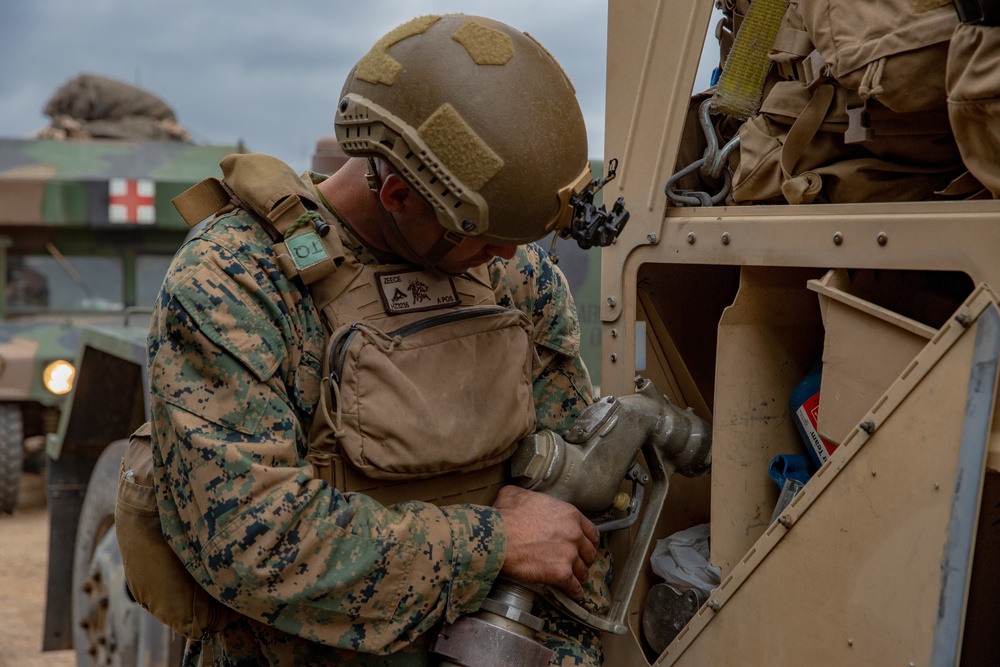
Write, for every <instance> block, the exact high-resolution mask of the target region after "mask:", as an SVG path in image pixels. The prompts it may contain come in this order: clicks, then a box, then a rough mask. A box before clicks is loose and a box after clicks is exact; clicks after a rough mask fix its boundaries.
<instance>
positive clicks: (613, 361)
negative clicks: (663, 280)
mask: <svg viewBox="0 0 1000 667" xmlns="http://www.w3.org/2000/svg"><path fill="white" fill-rule="evenodd" d="M616 361H618V355H617V354H615V353H614V352H612V353H611V363H615V362H616Z"/></svg>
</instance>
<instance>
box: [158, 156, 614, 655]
mask: <svg viewBox="0 0 1000 667" xmlns="http://www.w3.org/2000/svg"><path fill="white" fill-rule="evenodd" d="M315 178H316V179H318V178H320V177H318V176H317V177H315ZM338 231H339V232H340V234H341V238H342V240H343V242H344V246H345V248H348V249H349V250H350V251H353V252H354V253H355V254H356V256H357V257H358V259H359V261H361V262H364V263H377V260H376V259H375V257H374V256H373V255H372V254H371V253H370V252H369V250H368V249H366V248H365V247H364V245H363V244H362V243H361V242H360V241H359V240H358V239H357V238H355V237H354V236H353V235H352V234H350V232H349V231H348V230H346V229H345V228H343V227H340V228H339V229H338ZM271 243H272V242H271V240H270V239H269V238H268V236H267V235H266V234H265V232H264V230H263V229H262V228H261V226H260V225H259V224H258V223H257V222H256V221H255V220H254V219H253V218H252V217H251V216H250V215H249V214H247V213H245V212H243V211H242V210H239V209H237V210H236V211H234V212H232V213H229V214H227V215H224V216H222V217H220V218H218V219H216V220H215V221H213V222H212V223H211V224H210V225H209V226H208V227H207V228H206V229H205V230H203V231H202V232H200V233H199V234H198V235H196V236H195V237H194V238H193V239H192V240H191V241H190V242H189V243H187V244H186V245H185V246H184V247H183V248H182V249H181V251H180V252H179V254H178V256H177V258H176V259H175V261H174V263H173V265H172V267H171V269H170V271H169V273H168V275H167V278H166V281H165V283H164V287H163V290H162V292H161V294H160V296H159V299H158V302H157V304H156V311H155V313H154V316H153V321H152V322H153V323H152V327H151V331H150V336H149V341H148V342H149V345H148V354H149V360H148V361H149V373H150V384H151V387H152V395H151V408H152V424H153V440H152V442H153V454H154V460H155V485H156V491H157V497H158V503H159V510H160V517H161V522H162V526H163V528H164V531H165V533H166V534H167V536H168V539H169V541H170V544H171V546H172V548H173V549H174V551H175V552H176V553H177V554H178V556H179V557H180V559H181V560H182V562H183V563H184V564H185V566H186V567H187V569H188V570H189V571H190V572H191V573H192V574H193V575H194V577H195V578H196V579H197V580H198V582H199V583H200V584H201V585H202V586H203V587H204V588H205V589H206V590H208V591H209V592H210V593H211V595H212V596H213V597H215V598H217V599H218V600H220V601H222V602H223V603H225V604H226V605H227V606H228V607H230V608H232V609H234V610H236V611H237V612H240V615H239V616H236V617H235V620H234V621H232V622H231V623H230V624H229V625H228V626H227V627H226V628H225V629H224V630H223V631H222V632H220V633H219V634H218V635H215V636H213V637H212V638H211V639H209V640H206V641H205V642H204V644H205V646H204V647H200V646H198V645H193V647H192V653H191V655H189V659H193V658H195V657H196V654H197V651H198V650H200V649H202V648H203V650H204V658H203V662H204V663H206V664H213V663H214V664H215V665H220V666H221V665H261V664H280V665H291V664H297V665H298V664H301V665H305V664H310V665H313V664H328V665H423V664H433V663H434V662H435V659H434V658H433V656H431V655H428V653H427V645H428V642H429V641H430V640H431V639H432V638H433V637H434V636H435V632H436V630H437V629H438V628H439V627H440V625H441V623H442V622H443V621H453V620H455V619H456V618H458V617H459V616H461V615H464V614H468V613H471V612H474V611H476V610H477V609H478V608H479V606H480V604H481V602H482V601H483V599H484V597H485V596H486V594H487V593H488V592H489V590H490V587H491V585H492V583H493V581H494V579H495V578H496V577H497V575H498V573H499V572H500V568H501V566H502V564H503V561H504V555H505V546H506V543H505V531H504V524H503V520H502V519H501V517H500V514H499V512H498V511H497V510H496V509H494V508H491V507H482V506H473V505H460V506H448V507H437V506H434V505H431V504H427V503H422V502H408V503H402V504H399V505H396V506H393V507H383V506H381V505H379V504H378V503H377V502H375V501H374V500H372V499H371V498H368V497H367V496H364V495H360V494H350V493H349V494H341V493H340V492H338V491H337V490H336V489H334V488H332V487H331V486H329V485H327V484H326V483H325V482H322V481H320V480H315V479H313V474H312V469H311V467H310V465H309V464H308V463H307V462H306V460H305V456H306V454H307V434H308V433H309V429H310V425H311V422H312V420H313V416H314V414H315V410H316V407H317V401H318V397H319V384H320V361H319V360H320V359H321V358H322V355H323V354H324V333H323V326H322V323H321V320H320V319H319V316H318V313H317V311H316V309H315V307H314V305H313V301H312V299H311V297H310V295H309V293H308V291H307V290H306V289H305V288H304V287H303V286H302V284H300V283H299V282H298V281H291V280H288V279H287V278H286V277H285V276H284V274H283V273H282V271H281V270H280V269H279V268H278V266H277V264H276V263H275V258H274V253H273V250H272V245H271ZM489 268H490V276H491V279H492V283H493V285H494V290H495V293H496V297H497V302H498V303H499V304H500V305H504V306H510V307H513V308H518V309H520V310H521V311H523V312H524V313H525V314H527V315H528V317H529V318H530V320H531V321H532V322H533V324H534V343H535V349H536V351H537V353H538V356H539V358H540V359H541V361H542V364H541V366H540V367H539V368H538V369H536V375H535V377H534V378H533V380H534V385H533V386H534V400H535V408H536V413H537V420H538V424H537V428H539V429H542V428H549V429H554V430H556V431H557V432H562V431H564V430H565V429H567V428H568V426H569V425H570V424H571V423H572V421H573V420H574V418H575V417H576V416H577V415H578V414H579V412H580V411H581V410H582V409H583V408H584V407H585V406H586V405H587V404H588V403H589V402H590V401H591V400H592V389H591V385H590V379H589V376H588V374H587V370H586V367H585V366H584V364H583V361H582V359H581V358H580V355H579V343H580V341H579V336H580V331H579V325H578V321H577V315H576V310H575V306H574V304H573V301H572V297H571V296H570V293H569V290H568V287H567V284H566V280H565V278H564V276H563V275H562V273H561V272H560V271H559V270H558V268H556V267H555V265H553V264H552V263H551V262H550V261H549V260H548V258H547V256H546V254H545V252H544V251H543V250H542V249H541V248H540V247H539V246H537V245H535V244H531V245H527V246H522V247H520V248H519V249H518V252H517V254H516V255H515V256H514V258H513V259H511V260H509V261H504V260H501V259H499V258H498V259H495V260H494V261H493V262H492V263H491V264H490V267H489ZM470 418H474V417H473V416H470ZM607 562H608V561H607V559H606V558H603V559H599V560H598V562H597V563H595V564H594V565H593V566H592V567H591V575H592V576H591V581H590V582H589V583H588V585H587V586H586V589H587V592H588V595H589V596H590V600H589V602H585V604H587V606H589V607H590V608H591V611H597V610H598V607H599V606H600V604H601V603H603V601H604V599H605V597H604V595H603V589H602V588H601V587H602V585H603V583H604V581H603V580H604V577H605V576H606V575H607V574H608V567H607ZM595 605H597V606H595ZM542 615H543V616H544V617H546V618H547V619H548V620H549V624H548V626H547V629H548V630H549V631H548V632H546V633H543V635H542V637H541V639H542V640H543V641H544V642H545V643H546V645H548V646H549V647H550V648H552V649H553V650H555V651H556V653H557V664H562V665H595V664H600V644H599V641H598V639H597V637H596V635H595V633H593V632H591V631H589V630H588V629H586V628H581V627H579V626H577V625H576V624H574V623H572V622H569V621H567V620H564V619H559V617H558V614H554V613H552V612H551V611H549V612H542ZM567 637H571V638H570V639H567ZM359 651H361V652H359Z"/></svg>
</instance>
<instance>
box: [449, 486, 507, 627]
mask: <svg viewBox="0 0 1000 667" xmlns="http://www.w3.org/2000/svg"><path fill="white" fill-rule="evenodd" d="M441 511H442V512H444V515H445V517H446V518H447V520H448V523H449V525H450V526H451V534H452V553H451V557H450V558H449V563H450V565H451V568H452V583H451V590H450V593H449V596H448V602H447V610H446V612H445V614H446V616H445V619H446V620H447V621H448V622H452V621H454V620H455V619H456V618H458V617H459V616H463V615H465V614H470V613H472V612H474V611H476V610H478V609H479V607H480V605H481V604H482V602H483V600H484V599H485V598H486V595H487V594H488V593H489V592H490V589H491V588H492V587H493V581H494V580H495V579H496V578H497V576H498V575H499V574H500V568H501V567H502V566H503V562H504V557H505V555H506V551H507V533H506V530H505V528H504V523H503V519H502V518H501V516H500V512H499V510H497V509H495V508H493V507H484V506H480V505H452V506H449V507H442V508H441Z"/></svg>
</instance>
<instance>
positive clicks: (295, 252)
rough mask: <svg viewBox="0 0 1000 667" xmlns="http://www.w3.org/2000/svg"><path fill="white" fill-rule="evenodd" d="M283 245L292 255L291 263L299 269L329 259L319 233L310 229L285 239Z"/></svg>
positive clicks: (304, 268) (303, 269)
mask: <svg viewBox="0 0 1000 667" xmlns="http://www.w3.org/2000/svg"><path fill="white" fill-rule="evenodd" d="M285 247H286V248H288V254H289V255H291V257H292V263H293V264H295V268H296V269H298V270H299V271H305V270H306V269H308V268H309V267H310V266H312V265H313V264H317V263H319V262H322V261H324V260H329V259H330V254H329V253H328V252H327V251H326V247H325V246H324V245H323V241H322V240H320V238H319V234H317V233H316V232H314V231H312V230H311V229H310V230H309V231H306V232H301V233H299V234H295V235H294V236H291V237H290V238H287V239H285Z"/></svg>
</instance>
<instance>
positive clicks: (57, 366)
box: [42, 359, 76, 396]
mask: <svg viewBox="0 0 1000 667" xmlns="http://www.w3.org/2000/svg"><path fill="white" fill-rule="evenodd" d="M74 375H76V369H75V368H73V364H71V363H69V362H68V361H66V360H64V359H59V360H57V361H53V362H52V363H51V364H49V365H48V366H46V367H45V370H44V371H42V382H43V383H44V384H45V388H46V389H48V390H49V391H51V392H52V393H53V394H56V395H57V396H61V395H62V394H68V393H69V390H70V389H72V388H73V376H74Z"/></svg>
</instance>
